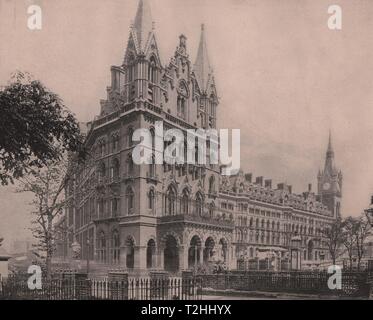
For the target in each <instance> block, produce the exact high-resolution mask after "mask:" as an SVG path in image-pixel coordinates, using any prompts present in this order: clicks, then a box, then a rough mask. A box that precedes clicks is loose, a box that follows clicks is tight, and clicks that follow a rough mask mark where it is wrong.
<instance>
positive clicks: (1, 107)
mask: <svg viewBox="0 0 373 320" xmlns="http://www.w3.org/2000/svg"><path fill="white" fill-rule="evenodd" d="M0 114H1V117H0V182H1V184H3V185H6V184H8V183H9V182H10V183H13V182H14V179H19V178H20V177H22V176H24V174H25V173H27V172H30V171H31V170H32V169H35V168H36V169H37V168H42V167H43V166H45V165H47V164H48V163H50V162H51V161H58V160H59V159H61V156H62V154H63V152H64V151H66V150H69V151H72V152H82V150H81V148H82V140H83V139H82V137H81V135H80V130H79V124H78V122H77V121H76V119H75V117H74V115H73V114H72V113H71V112H70V111H69V110H68V109H67V108H66V107H65V106H64V104H63V102H62V101H61V99H60V98H59V97H58V95H56V94H55V93H53V92H51V91H49V90H48V89H47V88H46V87H44V86H43V84H42V83H41V82H40V81H37V80H31V78H30V77H29V76H28V75H25V74H23V73H21V72H18V73H16V75H15V76H14V77H13V82H11V83H10V84H9V85H8V86H6V87H5V88H4V89H2V90H0ZM56 141H58V144H56Z"/></svg>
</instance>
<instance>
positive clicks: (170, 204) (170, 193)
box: [166, 186, 176, 216]
mask: <svg viewBox="0 0 373 320" xmlns="http://www.w3.org/2000/svg"><path fill="white" fill-rule="evenodd" d="M175 207H176V192H175V190H174V188H173V187H172V186H170V187H169V188H168V190H167V194H166V213H167V214H168V215H170V216H173V215H175Z"/></svg>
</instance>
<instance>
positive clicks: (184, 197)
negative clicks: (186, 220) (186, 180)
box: [181, 189, 189, 214]
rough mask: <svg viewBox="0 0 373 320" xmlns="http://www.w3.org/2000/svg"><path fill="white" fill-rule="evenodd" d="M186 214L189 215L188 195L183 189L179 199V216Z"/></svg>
mask: <svg viewBox="0 0 373 320" xmlns="http://www.w3.org/2000/svg"><path fill="white" fill-rule="evenodd" d="M188 213H189V193H188V191H187V190H186V189H185V190H184V191H183V195H182V197H181V214H188Z"/></svg>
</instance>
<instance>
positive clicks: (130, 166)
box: [127, 153, 134, 176]
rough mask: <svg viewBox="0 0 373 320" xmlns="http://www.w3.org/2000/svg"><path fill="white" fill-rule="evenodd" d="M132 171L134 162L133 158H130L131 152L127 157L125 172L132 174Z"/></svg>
mask: <svg viewBox="0 0 373 320" xmlns="http://www.w3.org/2000/svg"><path fill="white" fill-rule="evenodd" d="M133 173H134V164H133V159H132V154H131V153H130V154H128V158H127V174H128V175H130V176H131V175H133Z"/></svg>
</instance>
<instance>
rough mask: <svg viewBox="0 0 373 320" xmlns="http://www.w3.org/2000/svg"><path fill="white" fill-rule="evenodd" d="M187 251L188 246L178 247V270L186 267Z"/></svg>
mask: <svg viewBox="0 0 373 320" xmlns="http://www.w3.org/2000/svg"><path fill="white" fill-rule="evenodd" d="M188 253H189V248H188V246H180V247H179V270H180V271H183V270H187V269H188Z"/></svg>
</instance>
